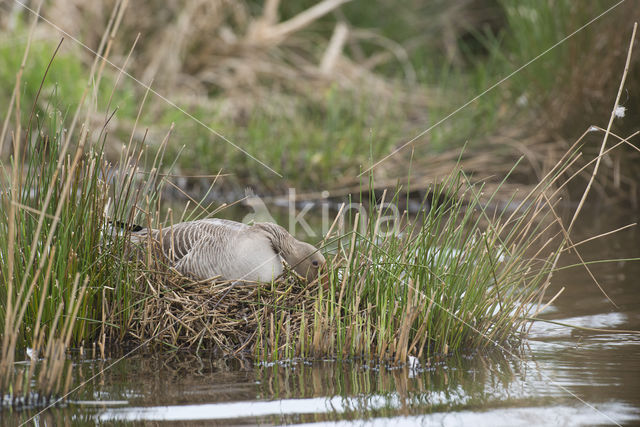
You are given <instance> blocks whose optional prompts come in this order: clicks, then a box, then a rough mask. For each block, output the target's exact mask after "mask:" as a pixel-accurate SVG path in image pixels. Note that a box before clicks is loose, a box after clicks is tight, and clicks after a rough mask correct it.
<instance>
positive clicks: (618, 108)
mask: <svg viewBox="0 0 640 427" xmlns="http://www.w3.org/2000/svg"><path fill="white" fill-rule="evenodd" d="M626 111H627V108H626V107H623V106H622V105H618V106H616V109H615V110H614V112H613V114H615V116H616V117H619V118H622V117H624V115H625V112H626Z"/></svg>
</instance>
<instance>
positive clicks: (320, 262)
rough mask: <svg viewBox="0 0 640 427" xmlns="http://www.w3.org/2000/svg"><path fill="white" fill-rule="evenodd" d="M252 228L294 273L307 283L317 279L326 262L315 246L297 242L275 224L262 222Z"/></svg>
mask: <svg viewBox="0 0 640 427" xmlns="http://www.w3.org/2000/svg"><path fill="white" fill-rule="evenodd" d="M254 227H256V228H257V229H259V230H260V231H261V232H263V233H264V234H265V235H266V236H267V237H268V238H269V240H271V245H272V246H273V249H274V250H275V251H276V253H278V254H280V256H281V257H282V258H283V259H284V260H285V261H286V262H287V264H288V265H289V266H291V268H292V269H293V270H294V271H295V272H296V273H298V274H299V275H300V276H302V277H304V278H305V279H307V281H309V282H311V281H313V280H315V279H316V278H317V277H318V272H319V270H320V269H321V268H323V267H324V265H325V264H326V260H325V259H324V256H322V254H321V253H320V251H319V250H318V249H317V248H316V247H315V246H313V245H311V244H309V243H306V242H301V241H299V240H298V239H296V238H295V237H293V236H292V235H291V234H289V232H288V231H287V230H285V229H284V228H283V227H281V226H279V225H277V224H272V223H270V222H263V223H258V224H256V225H255V226H254Z"/></svg>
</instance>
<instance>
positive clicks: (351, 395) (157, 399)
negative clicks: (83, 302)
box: [1, 214, 640, 426]
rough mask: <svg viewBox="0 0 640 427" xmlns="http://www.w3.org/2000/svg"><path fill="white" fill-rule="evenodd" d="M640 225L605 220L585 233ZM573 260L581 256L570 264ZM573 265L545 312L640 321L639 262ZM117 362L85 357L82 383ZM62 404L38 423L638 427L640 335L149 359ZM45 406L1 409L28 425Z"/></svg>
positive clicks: (606, 252) (536, 335) (634, 253)
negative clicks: (254, 358) (379, 356)
mask: <svg viewBox="0 0 640 427" xmlns="http://www.w3.org/2000/svg"><path fill="white" fill-rule="evenodd" d="M633 221H637V218H635V217H634V216H633V215H631V214H629V215H627V216H626V217H625V218H623V219H614V218H611V217H610V216H606V215H598V214H596V215H593V218H591V219H585V220H583V221H582V230H580V231H581V232H580V233H578V235H577V236H576V239H575V240H576V241H579V240H580V239H581V237H580V235H582V236H591V235H594V234H597V233H599V232H604V231H608V230H611V229H614V228H616V227H618V226H620V225H624V224H626V223H629V222H633ZM580 251H581V254H582V256H583V258H584V259H585V260H593V259H606V258H631V257H640V233H639V230H638V227H634V228H632V229H630V230H626V231H624V232H621V233H618V234H616V235H612V236H609V237H607V238H605V239H601V240H598V241H595V242H592V243H587V244H585V245H583V246H580ZM563 262H564V264H565V265H566V264H571V263H573V262H574V260H573V259H572V258H571V257H566V258H565V259H563ZM592 271H593V272H594V274H595V275H596V277H597V278H598V280H599V282H600V284H601V285H602V286H603V288H604V289H605V290H606V292H607V293H608V294H609V296H610V297H611V299H612V300H613V301H614V302H615V303H616V304H617V305H618V308H616V307H614V306H613V305H612V304H611V303H610V302H608V301H607V299H606V298H605V297H604V296H603V294H602V293H601V292H600V291H599V290H598V288H597V287H596V286H595V285H594V283H593V281H592V280H591V279H590V278H589V275H588V274H587V273H586V271H585V270H584V269H583V268H581V269H580V268H575V269H570V270H562V271H560V272H558V273H557V274H556V275H555V276H554V278H553V281H552V282H553V287H552V289H551V290H550V291H549V294H555V293H556V292H557V291H558V290H559V289H560V288H561V287H562V286H564V287H565V288H566V289H565V291H564V293H562V295H561V296H560V297H559V298H558V299H557V300H556V301H555V302H554V304H553V306H551V307H550V309H549V310H547V311H546V312H545V313H544V315H543V317H545V318H547V319H552V320H556V321H559V322H563V323H568V324H572V325H579V326H582V327H586V328H596V329H617V330H640V262H610V263H603V264H597V265H593V266H592ZM114 360H115V359H111V360H106V361H99V360H90V359H89V360H87V359H86V357H85V358H84V359H83V360H80V359H79V360H78V362H77V365H76V372H75V374H76V376H77V377H76V379H75V384H76V385H77V384H80V383H81V382H82V381H83V380H85V379H89V378H90V377H92V376H93V375H95V374H96V373H99V372H101V371H102V370H103V369H104V368H105V367H106V366H108V365H110V364H111V363H112V362H113V361H114ZM71 399H72V400H71V402H69V403H68V404H67V405H65V406H63V407H58V408H54V409H50V410H47V411H45V412H44V413H42V414H40V415H38V416H37V417H36V418H35V419H32V420H31V421H29V425H78V424H90V425H93V424H95V423H104V424H107V425H112V424H123V425H182V424H189V425H256V424H259V425H272V424H312V425H331V426H337V425H345V426H346V425H348V426H353V425H357V426H378V425H380V426H386V425H391V426H405V425H444V426H463V425H465V426H466V425H469V426H537V425H553V426H555V425H569V426H574V425H616V424H620V425H640V335H638V334H634V333H630V332H629V333H605V332H598V331H589V330H577V329H572V328H568V327H565V326H560V325H555V324H549V323H542V322H537V323H535V324H534V326H533V328H532V329H531V335H530V338H529V339H528V340H527V341H526V342H525V343H524V345H523V348H522V349H521V350H520V351H518V352H517V353H507V352H501V351H494V352H492V353H491V354H487V355H481V354H475V355H467V356H464V357H462V356H460V357H452V358H450V359H449V360H447V362H446V364H443V365H439V366H435V367H431V368H429V369H425V368H424V367H421V366H414V367H412V368H409V367H404V368H398V369H389V368H387V367H376V366H368V365H366V364H363V363H358V362H350V363H339V362H334V361H316V362H313V363H308V362H303V361H289V362H283V363H278V364H260V365H254V364H252V363H251V362H250V361H248V360H239V359H219V358H213V357H211V356H209V355H207V354H200V355H193V354H167V353H163V354H155V355H149V354H142V353H140V354H137V355H135V356H133V357H129V358H127V359H126V360H123V361H121V362H119V363H118V364H116V365H115V366H114V367H113V368H111V369H108V370H106V371H104V372H101V373H100V374H99V375H98V376H97V377H96V378H95V379H94V380H91V381H89V382H88V383H87V384H86V385H84V386H83V387H82V388H81V389H80V390H79V391H78V392H77V393H74V394H73V395H72V397H71ZM34 414H35V412H29V411H23V412H18V413H14V414H7V413H6V412H5V413H4V414H2V415H1V417H2V418H1V421H2V424H5V425H18V424H20V423H21V422H25V421H27V420H29V419H30V418H31V417H32V416H33V415H34Z"/></svg>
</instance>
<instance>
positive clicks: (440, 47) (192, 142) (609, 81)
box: [0, 0, 640, 204]
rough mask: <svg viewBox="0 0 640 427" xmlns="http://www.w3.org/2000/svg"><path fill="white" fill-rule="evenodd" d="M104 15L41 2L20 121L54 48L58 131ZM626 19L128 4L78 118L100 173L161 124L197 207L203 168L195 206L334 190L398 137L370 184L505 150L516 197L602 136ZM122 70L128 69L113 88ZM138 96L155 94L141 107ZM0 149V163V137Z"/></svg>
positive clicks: (352, 4) (523, 7) (604, 10)
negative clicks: (84, 123)
mask: <svg viewBox="0 0 640 427" xmlns="http://www.w3.org/2000/svg"><path fill="white" fill-rule="evenodd" d="M21 3H22V1H21V2H17V1H14V0H2V1H0V81H1V82H3V83H2V85H0V105H8V104H9V99H10V97H11V93H12V90H13V83H14V82H15V74H16V73H17V71H18V69H19V67H20V62H21V60H22V55H23V53H24V49H25V44H26V41H27V36H28V31H29V25H30V24H29V23H30V22H31V20H32V18H33V13H32V12H30V11H29V10H27V9H25V8H24V7H23V5H22V4H21ZM37 3H38V2H34V1H26V0H25V3H24V4H26V6H27V7H28V8H31V9H36V8H37ZM114 5H115V1H100V2H87V1H84V0H49V1H45V2H44V4H43V6H42V10H41V14H42V16H43V17H44V19H42V20H40V21H39V23H38V24H37V28H36V33H35V34H36V35H35V40H34V43H33V46H32V48H31V51H30V54H29V57H28V60H27V63H26V68H25V70H24V75H23V77H22V84H21V87H20V91H21V97H22V102H21V108H22V109H23V112H24V114H23V116H28V113H29V112H30V111H31V107H32V105H33V102H34V100H35V94H36V93H37V91H38V88H39V87H40V84H41V80H42V77H43V74H44V70H45V68H46V65H47V63H48V62H49V60H50V58H51V56H52V54H53V51H54V50H55V47H56V45H57V44H58V43H59V41H60V39H61V38H63V37H64V39H65V40H64V42H63V44H62V48H61V51H60V52H59V53H58V55H57V56H56V58H55V61H54V62H53V65H52V67H51V70H50V72H49V75H48V77H47V79H46V81H45V82H44V86H43V92H42V94H41V96H40V98H39V99H38V101H37V102H38V105H37V109H38V110H39V111H40V112H41V114H43V112H44V111H49V113H48V114H51V113H50V112H51V109H50V108H49V109H48V108H47V106H51V105H53V106H54V109H53V111H56V110H59V113H60V116H61V117H62V119H61V120H62V121H63V123H68V122H69V121H70V120H71V116H72V115H73V111H74V110H75V106H76V105H77V103H78V102H79V100H80V98H81V94H82V91H83V90H84V87H85V86H86V81H87V77H88V75H89V67H90V65H91V63H92V60H93V55H94V54H93V53H92V50H97V49H98V46H99V44H100V39H101V37H102V34H103V32H104V29H105V28H106V26H107V24H108V22H109V19H110V17H111V13H112V10H113V8H114ZM600 15H602V16H601V17H600V18H598V19H595V20H594V18H596V17H598V16H600ZM639 15H640V12H639V8H638V7H637V3H636V2H635V1H632V0H628V1H623V2H617V1H608V0H592V1H589V2H574V1H571V0H547V1H539V0H453V1H446V0H432V1H425V0H403V1H402V2H398V1H395V0H376V1H364V0H353V1H343V0H325V1H312V0H301V1H283V2H279V1H277V0H265V1H263V0H242V1H238V0H169V1H159V0H146V1H131V2H129V3H128V4H127V6H126V8H125V9H124V13H123V15H122V16H121V17H116V18H115V19H121V20H120V21H119V29H118V31H117V32H115V34H114V36H113V38H112V40H111V43H112V44H111V46H110V49H109V60H110V62H111V63H110V64H108V65H107V66H106V68H105V70H104V76H103V79H102V81H101V83H100V85H101V90H99V91H96V92H97V93H99V95H98V96H97V97H96V98H95V99H94V101H93V102H95V103H96V105H95V107H96V111H97V112H98V113H95V114H96V117H93V118H92V123H94V124H95V125H96V126H95V127H96V128H97V129H100V128H101V127H102V125H103V124H104V123H105V121H106V118H107V117H109V116H110V115H111V114H112V113H113V112H114V110H117V111H116V113H115V115H114V116H113V118H112V119H111V120H109V121H108V125H107V132H108V137H107V143H106V144H105V155H106V156H107V158H109V159H112V160H113V161H116V160H117V159H118V158H119V157H120V154H121V151H122V150H124V149H125V147H126V145H127V144H128V142H129V139H130V134H131V129H132V128H133V127H134V123H135V122H136V117H137V116H138V111H139V110H140V111H141V114H140V118H139V120H138V123H137V126H136V132H135V133H134V138H133V139H134V141H135V142H139V141H141V140H143V139H144V140H145V142H146V143H148V144H150V145H152V146H154V145H155V146H158V147H159V146H160V145H161V142H162V140H163V139H164V137H165V135H166V133H167V130H168V129H169V127H170V126H171V123H175V128H174V130H173V132H172V135H171V138H170V142H169V145H168V147H167V154H166V155H167V158H169V159H171V158H172V157H174V156H178V154H179V156H178V157H177V161H176V164H175V166H174V169H173V171H172V173H173V174H175V175H176V176H177V175H181V176H184V177H176V178H175V181H176V184H177V185H178V186H179V187H180V188H181V189H182V190H183V191H185V192H187V193H189V194H193V195H194V197H196V198H198V197H200V196H201V195H202V193H203V192H204V189H206V188H208V187H209V186H210V185H211V183H212V180H213V178H208V177H204V178H203V177H197V176H200V175H212V174H216V173H218V172H222V173H223V174H225V175H224V176H223V177H221V178H219V179H218V181H217V182H216V187H215V190H214V192H213V193H211V194H212V197H218V198H228V199H237V198H238V196H239V195H240V196H241V195H243V194H244V188H245V187H247V186H250V187H252V188H254V189H255V191H256V192H257V193H258V194H261V195H264V194H269V195H278V194H286V189H287V188H288V187H296V188H298V189H299V191H300V192H304V191H309V192H313V191H319V190H328V191H330V192H334V193H339V192H340V191H344V189H349V188H353V187H354V186H357V185H358V184H359V182H360V179H359V178H358V177H357V175H358V174H359V173H360V172H361V171H363V170H366V169H367V168H368V167H369V166H371V165H372V164H374V163H375V162H376V161H377V160H379V159H381V158H383V157H384V156H386V155H388V154H389V153H391V152H393V151H394V150H395V149H397V148H399V147H401V146H402V145H403V144H405V143H406V142H407V141H410V140H412V139H413V138H414V137H416V136H417V135H421V136H419V137H418V138H416V139H415V141H414V142H412V143H411V144H410V145H409V146H408V147H406V148H405V149H403V150H401V151H400V152H399V153H397V154H396V155H394V156H393V157H391V158H389V159H388V160H387V161H385V162H383V163H381V164H379V165H378V166H377V167H376V168H375V169H374V177H375V182H376V185H377V186H379V187H390V186H391V187H393V186H395V185H396V183H397V182H399V181H400V182H406V179H407V174H408V172H409V170H410V173H411V180H412V182H413V184H412V186H413V187H414V188H415V187H416V186H417V187H420V186H422V187H425V188H426V187H427V186H428V185H429V183H431V182H433V180H435V179H437V177H438V176H444V175H445V174H447V173H448V172H449V171H450V170H451V169H452V167H453V165H455V163H456V162H457V161H460V163H461V166H462V168H463V169H464V170H466V171H467V172H469V173H471V174H473V176H474V178H476V179H484V180H487V181H490V182H495V183H497V182H499V181H500V179H501V178H502V177H503V176H504V175H505V173H506V172H507V171H508V170H509V169H511V167H512V166H513V164H514V163H515V161H516V160H517V159H518V158H519V157H521V156H524V161H523V162H521V164H520V166H519V168H518V170H517V171H516V173H515V174H513V175H512V176H511V179H512V181H513V182H512V183H511V185H527V184H531V183H534V182H536V181H537V180H538V179H540V178H541V177H542V176H543V175H544V172H545V171H546V170H547V168H548V167H550V166H551V165H553V164H555V163H556V161H557V160H558V159H559V157H560V156H561V155H562V153H564V151H565V149H566V148H567V147H568V146H569V145H571V144H572V143H573V142H574V141H575V140H576V139H577V138H578V137H579V136H580V135H582V134H583V133H584V132H585V131H586V130H587V129H589V127H590V126H591V125H597V126H601V127H606V124H607V122H608V120H609V117H610V115H611V110H612V107H613V103H614V100H615V96H616V93H617V89H618V85H619V82H620V77H621V74H622V71H623V68H624V60H625V55H626V53H627V49H628V43H629V37H630V34H631V30H632V25H633V22H634V21H636V20H637V19H638V17H639ZM590 21H593V22H592V23H591V24H589V25H587V26H586V27H585V28H584V29H583V30H581V31H579V32H578V33H576V34H575V35H573V36H571V37H570V38H568V39H567V40H566V41H564V42H562V43H561V44H559V45H558V46H557V47H555V48H554V49H552V50H550V51H548V52H547V53H545V54H544V55H542V56H541V57H540V58H539V59H537V60H535V61H534V62H532V63H531V64H529V65H528V66H526V67H525V68H523V69H522V70H521V71H520V72H518V73H516V74H514V75H513V76H511V77H510V78H508V79H507V80H505V81H504V82H503V83H501V84H500V85H498V86H497V87H495V89H493V90H490V91H488V92H486V93H485V94H484V95H483V96H481V97H479V98H477V99H475V100H474V101H473V102H471V103H470V104H469V105H468V106H467V107H466V108H464V109H462V110H460V111H459V112H457V113H456V114H454V115H453V116H451V117H450V118H448V119H447V120H445V121H442V119H444V118H446V117H447V116H448V115H449V114H450V113H452V112H454V111H456V110H457V109H458V108H459V107H460V106H462V105H464V104H465V103H467V102H468V101H470V100H472V99H474V97H476V96H477V95H478V94H481V93H483V92H484V91H485V90H486V89H488V88H491V87H492V86H493V85H494V84H495V83H497V82H498V81H500V80H501V79H503V78H505V77H507V76H508V75H509V74H510V73H512V72H513V71H515V70H517V69H518V68H520V67H521V66H522V65H524V64H526V63H527V62H529V61H531V60H532V59H534V58H535V57H537V56H538V55H540V54H541V53H543V52H545V51H546V50H547V49H549V48H550V47H552V46H553V45H554V44H556V43H558V42H559V41H561V40H562V39H564V38H565V37H567V36H569V35H571V34H572V33H573V32H574V31H576V30H578V29H579V28H581V27H582V26H584V25H585V24H588V23H589V22H590ZM63 31H64V33H63ZM80 42H81V43H82V44H84V46H82V45H81V44H80ZM130 52H131V53H130ZM129 53H130V55H131V56H130V59H129V60H128V61H127V56H128V55H129ZM639 57H640V56H639V55H635V57H634V61H633V63H632V68H631V70H630V74H629V78H628V80H627V84H626V90H625V93H624V94H623V96H622V100H621V102H622V105H623V106H624V107H625V108H626V116H625V117H624V118H620V119H617V120H616V121H615V122H614V127H613V129H612V130H613V132H615V133H616V134H618V135H620V136H623V137H625V136H627V135H629V134H631V132H633V131H635V130H638V115H637V112H638V107H640V102H639V101H638V100H639V99H640V98H638V96H637V95H636V94H637V92H638V90H639V89H640V80H639V79H638V78H637V77H636V76H637V75H638V67H637V63H638V58H639ZM125 64H126V66H125ZM123 66H124V67H125V68H126V72H127V73H128V74H129V75H128V76H127V75H123V76H119V71H118V68H120V67H123ZM132 77H135V79H133V78H132ZM147 85H150V87H151V88H152V90H153V91H155V92H152V93H149V94H148V96H147V98H146V101H145V103H144V105H143V106H142V107H141V105H142V100H143V99H144V98H145V93H146V92H147V89H146V87H145V86H147ZM112 91H113V92H114V93H113V99H110V96H108V95H109V94H110V93H111V92H112ZM6 113H7V112H6V111H5V109H4V108H3V109H0V118H1V119H2V120H3V121H4V118H5V116H6ZM194 119H197V120H194ZM441 121H442V122H441ZM435 124H437V126H434V127H433V128H431V127H432V126H433V125H435ZM427 129H430V130H429V131H428V132H426V133H423V132H424V131H425V130H427ZM147 131H148V132H147ZM214 131H215V132H214ZM217 134H220V135H223V136H224V137H225V138H226V139H228V140H229V141H232V142H233V143H234V144H236V145H237V146H239V147H242V149H243V150H246V152H248V153H250V154H251V155H252V156H254V157H255V158H257V159H259V160H260V161H262V162H264V163H265V164H266V165H268V166H269V167H270V168H272V169H273V170H275V171H276V172H278V173H279V174H281V175H282V178H281V177H279V176H278V175H277V174H275V173H274V172H273V171H271V170H269V169H268V168H266V167H263V166H262V165H261V164H260V163H258V162H256V161H255V160H253V159H252V158H251V157H249V156H247V155H246V154H245V153H242V152H241V151H239V150H238V149H237V148H235V147H233V146H232V145H231V144H229V143H228V142H227V141H225V140H224V139H223V138H221V137H220V136H219V135H217ZM97 139H98V136H97V135H96V136H95V140H96V141H97ZM601 140H602V133H597V132H593V133H591V134H590V135H588V137H587V138H585V139H584V140H583V142H584V144H585V145H584V147H585V154H586V155H585V162H586V161H588V160H590V159H591V158H593V155H595V153H596V152H597V150H598V149H599V145H600V142H601ZM631 142H633V141H631ZM0 143H1V145H0V156H2V158H5V159H6V158H7V157H8V156H9V155H10V152H11V148H10V146H11V144H10V135H7V136H6V138H5V140H4V141H0ZM636 146H637V144H636ZM463 148H464V149H463ZM638 157H639V155H638V150H637V149H634V148H633V147H630V146H625V147H622V148H621V149H619V150H616V151H614V152H612V153H611V155H610V156H608V157H607V158H606V159H605V165H606V166H607V167H606V168H604V169H605V170H601V175H600V178H601V179H600V180H599V183H598V185H597V188H596V189H597V190H598V191H599V194H600V195H601V196H602V195H606V196H607V197H608V198H610V199H616V200H622V201H624V202H626V203H632V204H635V203H636V201H637V198H638V195H639V191H640V190H639V189H638V186H637V182H638V177H639V176H640V166H639V165H640V163H639V162H638ZM169 163H171V162H169ZM579 166H580V165H576V170H577V168H578V167H579ZM584 173H585V174H588V173H589V171H588V170H587V171H586V172H584ZM187 176H188V177H187ZM193 176H196V177H193ZM596 194H597V193H596Z"/></svg>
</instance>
